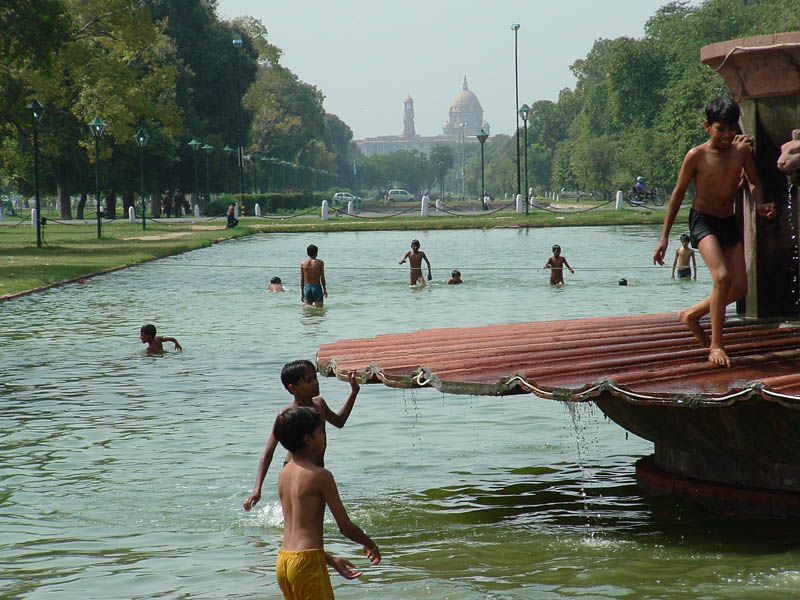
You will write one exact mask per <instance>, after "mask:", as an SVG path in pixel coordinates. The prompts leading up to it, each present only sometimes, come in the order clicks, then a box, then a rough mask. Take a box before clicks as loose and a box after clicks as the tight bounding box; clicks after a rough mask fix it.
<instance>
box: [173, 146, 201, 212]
mask: <svg viewBox="0 0 800 600" xmlns="http://www.w3.org/2000/svg"><path fill="white" fill-rule="evenodd" d="M188 145H189V146H191V148H192V150H194V195H195V202H197V199H198V198H199V197H200V175H199V174H198V171H197V151H198V150H200V148H201V147H202V146H203V143H202V142H198V141H197V140H196V139H195V138H192V141H190V142H189V144H188ZM176 212H178V211H176ZM176 216H177V215H176Z"/></svg>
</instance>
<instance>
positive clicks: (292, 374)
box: [281, 360, 317, 390]
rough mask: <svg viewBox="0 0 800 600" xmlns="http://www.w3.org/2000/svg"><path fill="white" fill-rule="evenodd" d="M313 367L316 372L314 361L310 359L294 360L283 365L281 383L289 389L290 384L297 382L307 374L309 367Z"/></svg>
mask: <svg viewBox="0 0 800 600" xmlns="http://www.w3.org/2000/svg"><path fill="white" fill-rule="evenodd" d="M309 367H311V368H312V369H314V372H316V370H317V369H316V367H315V366H314V363H312V362H311V361H310V360H293V361H292V362H290V363H286V364H285V365H283V368H282V369H281V383H282V384H283V387H285V388H286V389H287V390H288V389H289V386H290V385H294V384H296V383H297V382H298V381H300V379H301V378H302V377H303V376H304V375H305V374H306V371H308V368H309Z"/></svg>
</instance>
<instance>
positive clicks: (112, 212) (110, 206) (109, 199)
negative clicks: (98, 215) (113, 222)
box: [105, 192, 117, 219]
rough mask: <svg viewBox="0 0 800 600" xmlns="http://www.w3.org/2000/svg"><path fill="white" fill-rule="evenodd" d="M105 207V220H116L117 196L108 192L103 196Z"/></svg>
mask: <svg viewBox="0 0 800 600" xmlns="http://www.w3.org/2000/svg"><path fill="white" fill-rule="evenodd" d="M105 205H106V219H116V218H117V195H116V194H115V193H114V192H108V193H106V196H105Z"/></svg>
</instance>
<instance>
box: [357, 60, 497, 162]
mask: <svg viewBox="0 0 800 600" xmlns="http://www.w3.org/2000/svg"><path fill="white" fill-rule="evenodd" d="M403 106H404V108H403V135H381V136H378V137H372V138H366V139H363V140H355V143H356V145H357V146H358V147H359V149H360V150H361V153H362V154H363V155H364V156H372V155H373V154H390V153H392V152H395V151H396V150H419V151H420V152H424V153H425V154H428V153H429V152H430V151H431V148H433V147H434V146H435V145H436V144H456V143H458V142H460V141H462V140H463V141H465V142H477V139H476V138H475V136H476V135H478V133H480V131H481V129H483V131H484V132H485V133H486V134H487V135H489V134H491V131H490V130H489V123H487V122H486V121H484V120H483V108H482V107H481V103H480V102H479V101H478V97H477V96H476V95H475V94H473V93H472V92H471V91H470V89H469V86H468V85H467V78H466V76H465V77H464V85H463V88H462V90H461V91H460V92H459V93H458V94H457V95H456V97H455V98H454V99H453V103H452V105H451V106H450V112H449V115H448V118H447V122H446V123H445V124H444V127H443V128H442V134H441V135H436V136H429V137H426V136H421V135H417V133H416V131H415V130H414V100H412V98H411V96H409V97H408V98H406V99H405V100H404V101H403Z"/></svg>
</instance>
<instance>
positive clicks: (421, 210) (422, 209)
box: [419, 195, 428, 217]
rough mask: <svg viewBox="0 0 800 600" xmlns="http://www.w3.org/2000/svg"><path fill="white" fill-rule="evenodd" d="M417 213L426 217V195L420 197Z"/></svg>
mask: <svg viewBox="0 0 800 600" xmlns="http://www.w3.org/2000/svg"><path fill="white" fill-rule="evenodd" d="M419 214H420V216H421V217H427V216H428V196H427V195H426V196H423V197H422V202H420V207H419Z"/></svg>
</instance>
